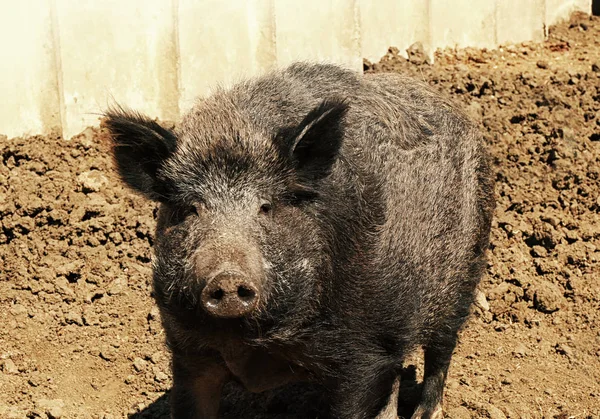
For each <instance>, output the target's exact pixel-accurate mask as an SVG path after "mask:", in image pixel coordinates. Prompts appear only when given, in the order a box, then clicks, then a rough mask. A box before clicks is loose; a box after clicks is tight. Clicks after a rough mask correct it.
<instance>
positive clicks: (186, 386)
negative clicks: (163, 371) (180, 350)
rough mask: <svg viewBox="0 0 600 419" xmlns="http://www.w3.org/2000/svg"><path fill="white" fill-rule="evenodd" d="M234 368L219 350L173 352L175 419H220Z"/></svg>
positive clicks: (172, 398)
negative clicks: (214, 351)
mask: <svg viewBox="0 0 600 419" xmlns="http://www.w3.org/2000/svg"><path fill="white" fill-rule="evenodd" d="M230 378H231V377H230V372H229V370H228V369H227V367H226V366H225V363H224V362H223V360H222V359H220V357H219V356H218V354H210V355H194V356H189V355H178V354H173V389H172V390H171V400H170V402H171V418H172V419H192V418H197V419H216V418H217V417H218V413H219V402H220V399H221V391H222V390H223V385H225V383H226V382H227V381H229V379H230Z"/></svg>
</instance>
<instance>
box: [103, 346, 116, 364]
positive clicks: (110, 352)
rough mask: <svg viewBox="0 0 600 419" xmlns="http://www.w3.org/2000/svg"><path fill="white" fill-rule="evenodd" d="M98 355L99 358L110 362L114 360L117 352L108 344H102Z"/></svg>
mask: <svg viewBox="0 0 600 419" xmlns="http://www.w3.org/2000/svg"><path fill="white" fill-rule="evenodd" d="M99 355H100V358H102V359H104V360H105V361H109V362H110V361H114V360H115V358H116V357H117V352H116V351H115V350H114V349H113V348H111V347H110V346H103V347H102V348H100V354H99Z"/></svg>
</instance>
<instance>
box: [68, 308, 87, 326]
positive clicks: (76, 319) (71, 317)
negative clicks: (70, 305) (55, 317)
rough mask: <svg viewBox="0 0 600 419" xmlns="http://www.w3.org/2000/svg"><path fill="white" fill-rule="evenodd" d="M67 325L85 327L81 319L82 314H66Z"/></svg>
mask: <svg viewBox="0 0 600 419" xmlns="http://www.w3.org/2000/svg"><path fill="white" fill-rule="evenodd" d="M65 323H67V324H76V325H77V326H83V319H82V317H81V314H79V313H76V312H74V311H69V312H68V313H67V314H65Z"/></svg>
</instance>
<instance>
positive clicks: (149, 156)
mask: <svg viewBox="0 0 600 419" xmlns="http://www.w3.org/2000/svg"><path fill="white" fill-rule="evenodd" d="M105 117H106V120H105V121H104V126H105V127H106V128H107V129H108V132H109V134H110V137H111V140H112V151H113V155H114V158H115V162H116V165H117V170H118V171H119V175H120V176H121V178H122V179H123V181H124V182H125V183H126V184H127V185H128V186H129V187H131V188H133V189H134V190H136V191H138V192H141V193H142V194H143V195H145V196H146V197H147V198H149V199H152V200H155V201H164V200H165V199H166V195H167V190H166V185H164V183H163V182H161V181H159V179H158V178H157V175H158V170H159V169H160V167H161V165H162V164H163V162H164V161H165V160H166V159H167V158H168V157H169V156H170V155H171V154H172V153H173V152H174V151H175V148H176V137H175V135H174V134H173V133H172V132H171V131H169V130H168V129H165V128H163V127H161V126H160V125H159V124H157V123H156V122H155V121H153V120H151V119H150V118H148V117H147V116H144V115H142V114H140V113H137V112H134V111H130V110H125V109H123V108H121V107H118V108H111V109H109V110H108V112H106V114H105Z"/></svg>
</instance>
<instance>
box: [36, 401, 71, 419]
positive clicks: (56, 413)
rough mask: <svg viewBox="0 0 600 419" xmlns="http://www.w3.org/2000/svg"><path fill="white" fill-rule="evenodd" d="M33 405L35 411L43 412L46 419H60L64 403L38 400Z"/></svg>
mask: <svg viewBox="0 0 600 419" xmlns="http://www.w3.org/2000/svg"><path fill="white" fill-rule="evenodd" d="M35 405H36V408H37V409H39V410H43V411H44V413H46V415H47V416H48V419H60V418H62V417H63V408H64V407H65V402H63V401H62V400H61V399H54V400H47V399H40V400H38V401H37V402H36V403H35Z"/></svg>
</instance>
